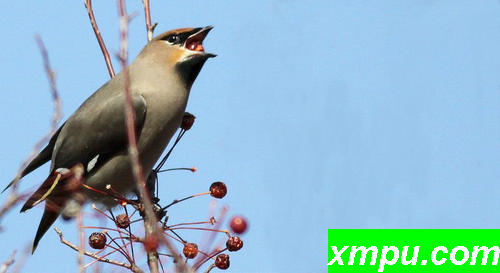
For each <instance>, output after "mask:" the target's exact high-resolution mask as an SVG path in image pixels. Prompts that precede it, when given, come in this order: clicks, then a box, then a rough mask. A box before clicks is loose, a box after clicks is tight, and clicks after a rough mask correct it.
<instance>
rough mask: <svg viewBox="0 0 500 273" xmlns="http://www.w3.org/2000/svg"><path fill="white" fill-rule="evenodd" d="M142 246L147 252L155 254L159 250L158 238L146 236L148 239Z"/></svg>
mask: <svg viewBox="0 0 500 273" xmlns="http://www.w3.org/2000/svg"><path fill="white" fill-rule="evenodd" d="M142 244H143V245H144V249H146V252H155V251H156V250H157V249H158V238H157V237H156V236H154V235H151V236H146V238H144V240H142Z"/></svg>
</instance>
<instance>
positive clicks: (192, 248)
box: [182, 243, 198, 259]
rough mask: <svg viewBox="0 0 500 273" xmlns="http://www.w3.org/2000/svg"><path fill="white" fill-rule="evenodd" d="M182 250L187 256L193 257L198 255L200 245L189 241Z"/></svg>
mask: <svg viewBox="0 0 500 273" xmlns="http://www.w3.org/2000/svg"><path fill="white" fill-rule="evenodd" d="M182 252H183V253H184V256H186V258H188V259H193V258H194V257H196V255H198V245H197V244H194V243H187V244H186V245H184V249H183V250H182Z"/></svg>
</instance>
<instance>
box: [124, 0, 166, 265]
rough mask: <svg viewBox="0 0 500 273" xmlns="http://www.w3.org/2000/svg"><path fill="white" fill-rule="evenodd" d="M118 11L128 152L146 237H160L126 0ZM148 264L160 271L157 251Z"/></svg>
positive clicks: (152, 254)
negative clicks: (138, 121) (138, 115)
mask: <svg viewBox="0 0 500 273" xmlns="http://www.w3.org/2000/svg"><path fill="white" fill-rule="evenodd" d="M118 13H119V16H120V62H121V65H122V73H123V75H124V79H125V90H124V91H125V117H126V125H127V137H128V154H129V157H130V162H131V164H132V173H133V175H134V179H135V181H136V183H137V188H138V189H139V195H140V198H141V202H142V204H143V205H144V211H145V219H144V229H145V231H146V237H148V236H154V237H157V238H158V239H159V236H158V235H156V234H158V232H157V229H158V228H157V225H156V223H157V220H156V215H155V214H154V212H153V205H152V203H151V199H150V197H149V194H148V192H147V189H146V181H145V179H144V174H143V170H142V166H141V164H140V161H139V150H138V148H137V135H136V133H135V125H134V124H135V115H134V109H133V102H132V92H131V90H130V75H129V71H128V67H127V63H128V16H127V11H126V7H125V1H124V0H118ZM147 256H148V266H149V269H150V271H151V273H158V272H159V271H158V255H157V254H156V252H148V253H147Z"/></svg>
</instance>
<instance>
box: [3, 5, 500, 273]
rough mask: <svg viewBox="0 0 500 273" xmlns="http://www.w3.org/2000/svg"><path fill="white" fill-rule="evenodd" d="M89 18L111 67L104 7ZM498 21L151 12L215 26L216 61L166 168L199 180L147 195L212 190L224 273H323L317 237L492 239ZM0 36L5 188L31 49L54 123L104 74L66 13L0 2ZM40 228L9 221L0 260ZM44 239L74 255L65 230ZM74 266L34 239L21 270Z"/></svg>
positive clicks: (24, 134)
mask: <svg viewBox="0 0 500 273" xmlns="http://www.w3.org/2000/svg"><path fill="white" fill-rule="evenodd" d="M95 2H96V3H95V4H94V6H95V7H94V8H95V12H96V16H97V18H98V22H99V24H100V26H101V30H102V32H103V35H104V38H105V40H106V41H107V43H108V46H109V49H110V50H111V51H112V52H116V51H117V50H118V43H117V42H118V22H117V17H116V8H115V6H114V2H113V1H111V2H109V1H95ZM127 2H129V12H132V11H135V10H136V11H138V12H139V16H138V17H137V18H135V19H134V20H133V21H132V23H131V34H130V36H131V41H130V43H131V49H130V54H131V56H135V55H136V54H137V53H138V51H139V50H140V48H141V47H142V46H143V45H144V42H145V39H146V38H145V32H144V24H143V14H142V7H141V5H140V2H141V1H127ZM499 14H500V2H499V1H495V0H490V1H486V0H484V1H465V0H464V1H461V0H448V1H447V0H441V1H439V0H412V1H410V0H408V1H396V0H393V1H375V0H373V1H371V0H370V1H353V0H343V1H341V0H338V1H331V0H323V1H313V2H311V1H296V0H288V1H284V0H272V1H201V0H194V1H181V2H179V1H156V0H152V17H153V21H157V22H159V25H158V27H157V30H158V32H161V31H164V30H168V29H171V28H177V27H185V26H205V25H214V26H215V29H214V30H213V32H212V33H211V34H210V35H209V37H208V38H207V40H206V42H205V48H206V49H207V51H210V52H213V53H217V54H219V56H218V57H217V58H215V59H212V60H210V61H209V62H208V63H207V64H206V65H205V67H204V69H203V71H202V72H201V74H200V76H199V77H198V80H197V81H196V83H195V85H194V86H193V90H192V93H191V99H190V102H189V105H188V111H190V112H192V113H194V114H195V115H196V116H197V120H196V124H195V126H194V128H193V129H192V131H190V132H189V133H188V134H187V135H186V137H185V140H184V141H183V142H182V143H181V145H180V146H179V149H177V150H176V151H175V152H174V155H173V160H171V161H170V162H169V166H171V167H176V166H193V165H195V166H197V167H198V169H199V171H198V172H197V173H196V174H190V173H176V174H164V175H162V176H161V179H162V183H163V184H162V192H161V195H162V196H164V200H165V202H166V201H168V200H171V199H174V198H180V197H183V196H185V195H188V194H191V193H196V192H201V191H204V190H205V189H206V188H207V187H208V185H210V183H211V182H213V181H215V180H222V181H225V182H226V183H227V184H228V186H229V195H228V197H227V198H226V199H224V200H223V201H222V202H221V203H220V204H229V205H230V206H231V211H230V214H244V215H246V216H247V217H248V218H249V221H250V224H251V227H250V230H249V233H247V234H246V235H245V236H244V238H243V239H244V241H245V247H244V249H243V251H242V252H239V253H236V254H234V255H232V257H231V269H232V271H231V272H250V273H257V272H277V273H279V272H304V273H306V272H325V271H326V263H327V251H326V245H327V240H326V239H327V229H328V228H498V227H499V226H500V218H499V217H498V209H499V207H500V197H499V196H500V183H499V180H500V168H499V166H500V149H499V148H500V145H499V144H500V51H499V50H498V46H499V44H500V35H499V32H500V16H498V15H499ZM0 23H1V24H0V25H1V26H0V35H1V37H2V40H3V43H2V46H1V50H0V59H1V60H2V66H1V68H0V71H1V75H2V76H1V82H2V89H3V92H2V107H1V108H0V115H1V116H2V117H3V118H2V122H0V126H1V128H0V130H1V132H3V134H2V136H1V137H0V141H1V143H2V145H1V147H2V149H1V150H2V156H0V177H2V180H3V181H4V182H3V183H7V182H8V181H9V180H10V179H11V177H12V176H13V175H14V174H15V172H16V170H17V167H18V165H19V164H20V162H21V161H22V159H23V158H24V157H25V156H26V155H27V154H28V153H29V152H30V150H31V149H32V146H33V143H35V142H36V141H37V140H38V139H39V138H40V137H41V136H42V135H43V134H44V133H45V132H46V131H47V128H48V124H49V123H48V121H49V117H50V115H51V105H50V103H49V102H50V97H49V93H48V85H47V80H46V78H45V74H44V71H43V70H42V63H41V58H40V55H39V52H38V49H37V47H36V44H35V42H34V39H33V36H34V34H35V33H40V34H41V35H42V36H43V39H44V41H45V43H46V45H47V47H48V49H49V53H50V57H51V61H52V65H53V66H54V68H55V69H56V71H57V81H58V85H59V90H60V93H61V96H62V99H63V103H64V114H65V117H67V116H68V115H69V114H70V113H72V112H73V111H74V110H75V109H76V107H78V105H79V104H80V103H81V102H82V101H83V100H84V99H85V98H86V97H88V96H89V95H90V94H91V93H92V92H93V91H94V90H95V89H97V88H98V87H99V86H100V85H101V84H103V83H104V82H105V81H107V79H108V74H107V71H106V68H105V66H104V63H103V61H102V56H101V53H100V51H99V49H98V46H97V43H96V41H95V39H94V36H93V33H92V30H91V28H90V24H89V22H88V18H87V14H86V11H85V9H84V6H83V3H82V1H56V0H46V1H10V2H9V5H8V6H5V7H4V8H3V14H2V16H1V17H0ZM117 69H118V67H117ZM46 172H47V168H46V167H45V168H44V169H43V170H40V171H37V172H36V173H34V174H32V175H30V176H28V177H27V178H26V179H25V180H24V182H23V188H28V187H30V186H32V185H35V184H37V183H39V182H40V181H42V179H43V178H44V177H45V176H46ZM5 196H6V195H5V194H4V195H2V196H0V201H4V200H5ZM209 201H210V198H201V199H199V200H197V201H194V202H190V203H186V204H180V205H179V206H178V207H177V208H175V209H173V210H172V211H171V214H172V218H173V219H175V220H179V221H180V220H182V219H191V220H195V219H201V218H203V217H205V215H206V213H207V210H208V209H207V208H208V203H209ZM40 217H41V210H40V209H33V210H32V211H29V212H28V213H25V214H22V215H20V214H18V213H17V209H16V211H12V212H11V213H10V214H9V215H8V217H7V218H6V219H5V221H4V223H3V224H5V225H4V226H5V228H6V229H5V230H4V232H3V233H0V238H1V241H2V245H3V247H1V248H0V259H1V260H3V259H5V258H6V257H7V256H8V255H9V253H10V249H12V248H14V247H16V246H17V247H19V248H22V247H24V246H25V245H28V244H30V243H31V241H32V238H33V236H34V234H35V230H36V226H37V225H38V221H39V219H40ZM173 221H174V220H173ZM56 225H57V226H59V227H61V228H63V230H64V231H65V233H67V234H68V237H69V238H70V239H74V233H72V230H74V228H73V224H65V223H62V222H57V223H56ZM5 246H8V247H5ZM74 257H75V256H74V253H73V252H72V251H71V250H69V249H68V248H66V247H65V246H62V245H61V244H59V242H58V239H57V236H56V234H55V233H54V232H53V231H49V232H48V234H47V235H46V236H45V238H44V239H43V240H42V242H41V244H40V246H39V249H38V251H37V253H36V254H35V255H34V256H33V257H30V259H29V260H28V261H27V264H26V268H25V270H23V271H25V272H48V271H51V272H54V273H58V272H68V271H70V270H73V271H76V267H75V259H76V258H74ZM49 267H50V270H49V269H48V268H49ZM117 271H118V270H117Z"/></svg>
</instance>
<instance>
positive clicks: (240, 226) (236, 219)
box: [230, 216, 248, 234]
mask: <svg viewBox="0 0 500 273" xmlns="http://www.w3.org/2000/svg"><path fill="white" fill-rule="evenodd" d="M230 226H231V229H232V230H233V232H234V233H236V234H242V233H244V232H245V231H246V230H247V226H248V225H247V220H245V218H244V217H243V216H233V218H231V223H230Z"/></svg>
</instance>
